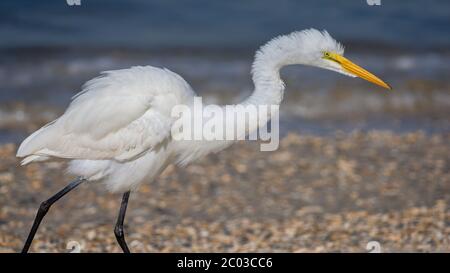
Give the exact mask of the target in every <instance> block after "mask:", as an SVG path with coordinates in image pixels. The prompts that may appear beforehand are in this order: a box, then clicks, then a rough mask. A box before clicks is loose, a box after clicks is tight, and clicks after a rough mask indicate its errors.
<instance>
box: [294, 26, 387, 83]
mask: <svg viewBox="0 0 450 273" xmlns="http://www.w3.org/2000/svg"><path fill="white" fill-rule="evenodd" d="M291 35H292V34H291ZM295 35H300V36H301V37H298V38H301V42H302V43H303V46H302V49H301V50H300V51H302V52H301V55H303V56H302V58H303V59H305V55H309V56H311V59H310V60H309V64H310V65H313V66H317V67H320V68H324V69H328V70H332V71H335V72H339V73H341V74H344V75H347V76H350V77H360V78H362V79H364V80H367V81H369V82H372V83H374V84H377V85H379V86H381V87H384V88H387V89H391V87H390V86H389V85H388V84H387V83H385V82H384V81H383V80H381V79H380V78H378V77H377V76H375V75H374V74H372V73H370V72H369V71H367V70H365V69H363V68H362V67H360V66H358V65H356V64H355V63H353V62H352V61H350V60H349V59H347V58H345V57H344V47H343V46H342V45H341V44H340V43H339V42H337V41H336V40H334V39H333V38H332V37H331V36H330V34H328V32H327V31H322V32H320V31H318V30H315V29H310V30H306V31H302V32H299V34H294V36H295Z"/></svg>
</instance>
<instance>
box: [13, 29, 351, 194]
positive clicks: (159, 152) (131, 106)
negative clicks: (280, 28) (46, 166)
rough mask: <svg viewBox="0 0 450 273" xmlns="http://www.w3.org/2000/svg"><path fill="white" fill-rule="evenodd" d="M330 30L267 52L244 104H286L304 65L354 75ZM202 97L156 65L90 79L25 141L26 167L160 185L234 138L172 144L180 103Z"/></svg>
mask: <svg viewBox="0 0 450 273" xmlns="http://www.w3.org/2000/svg"><path fill="white" fill-rule="evenodd" d="M343 51H344V49H343V47H342V46H341V45H340V44H339V43H337V42H336V41H335V40H334V39H333V38H331V36H330V35H329V34H328V33H327V32H319V31H317V30H314V29H311V30H305V31H301V32H294V33H292V34H289V35H285V36H280V37H277V38H275V39H273V40H272V41H270V42H268V43H267V44H266V45H264V46H263V47H261V49H260V50H259V51H258V52H257V54H256V57H255V62H254V63H253V67H252V74H253V81H254V84H255V90H254V92H253V94H252V95H251V96H250V97H249V98H247V99H246V100H245V101H244V102H242V104H244V105H245V104H254V105H272V104H279V103H280V102H281V100H282V98H283V92H284V83H283V81H282V80H281V79H280V76H279V70H280V69H281V68H282V67H283V66H285V65H290V64H305V65H313V66H318V67H322V68H325V69H330V70H334V71H337V72H340V73H343V74H345V75H350V76H354V75H353V74H351V73H349V72H348V71H346V70H344V69H343V68H342V67H341V65H340V64H339V63H337V62H335V61H330V60H328V59H326V58H323V54H324V52H333V53H336V54H340V55H342V54H343ZM194 97H195V93H194V91H193V90H192V88H191V87H190V86H189V84H188V83H187V82H186V81H184V80H183V78H181V77H180V76H179V75H177V74H175V73H173V72H171V71H169V70H167V69H160V68H156V67H152V66H143V67H132V68H129V69H122V70H115V71H107V72H103V73H102V75H101V76H100V77H98V78H95V79H93V80H90V81H88V82H87V83H86V84H85V85H84V87H83V90H82V91H81V92H80V93H79V94H77V95H76V96H74V97H73V100H72V103H71V104H70V106H69V107H68V108H67V110H66V111H65V113H64V114H63V115H62V116H61V117H59V118H58V119H57V120H55V121H53V122H51V123H49V124H48V125H46V126H44V127H43V128H41V129H40V130H38V131H36V132H35V133H33V134H32V135H31V136H29V137H28V138H27V139H25V140H24V141H23V143H22V144H21V145H20V147H19V150H18V152H17V156H18V157H24V159H23V161H22V164H28V163H30V162H33V161H42V160H47V159H51V158H63V159H67V160H70V163H69V168H68V170H69V172H70V173H72V174H75V175H78V176H82V177H84V178H86V179H87V180H91V181H93V180H103V181H105V183H106V185H107V187H108V188H109V189H110V190H111V191H113V192H125V191H128V190H130V189H135V188H136V187H137V186H139V184H140V183H142V182H144V181H148V182H151V181H152V180H154V179H155V178H156V177H157V176H158V175H159V174H160V173H161V172H162V171H163V170H164V168H165V167H166V166H167V165H168V164H170V163H177V164H181V165H185V164H188V163H190V162H192V161H193V160H195V159H197V158H199V157H201V156H204V155H206V154H208V153H210V152H215V151H219V150H221V149H224V148H226V147H227V146H229V145H230V144H231V143H232V142H230V141H223V142H220V141H211V142H207V141H173V140H172V136H171V127H172V125H173V122H174V118H173V117H171V110H172V108H173V107H174V106H175V105H178V104H185V105H191V104H192V101H193V99H194Z"/></svg>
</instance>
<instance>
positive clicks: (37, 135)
mask: <svg viewBox="0 0 450 273" xmlns="http://www.w3.org/2000/svg"><path fill="white" fill-rule="evenodd" d="M54 122H55V121H53V122H51V123H49V124H47V125H45V126H44V127H42V128H41V129H39V130H37V131H36V132H34V133H33V134H31V135H30V136H29V137H27V138H26V139H25V140H24V141H23V142H22V143H21V144H20V146H19V149H18V150H17V154H16V156H17V157H25V159H24V160H23V161H22V163H21V164H22V165H25V164H28V163H30V162H31V161H42V160H46V159H48V157H46V156H45V155H37V154H36V153H38V152H39V151H40V150H43V149H45V146H46V143H48V141H52V139H53V138H52V137H51V136H52V134H53V131H54V130H52V129H54V128H53V126H52V125H53V124H54Z"/></svg>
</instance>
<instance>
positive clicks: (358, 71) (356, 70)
mask: <svg viewBox="0 0 450 273" xmlns="http://www.w3.org/2000/svg"><path fill="white" fill-rule="evenodd" d="M330 59H332V60H334V61H335V62H337V63H339V64H340V65H341V66H342V68H344V70H345V71H347V72H349V73H351V74H353V75H356V76H358V77H360V78H361V79H364V80H366V81H369V82H371V83H374V84H376V85H379V86H381V87H384V88H386V89H389V90H391V89H392V87H391V86H390V85H389V84H387V83H385V82H384V81H382V80H381V79H380V78H378V77H377V76H375V75H374V74H372V73H370V72H369V71H367V70H365V69H364V68H362V67H360V66H359V65H357V64H355V63H353V62H352V61H350V60H349V59H347V58H345V57H344V56H341V55H339V54H335V53H334V54H333V53H331V54H330Z"/></svg>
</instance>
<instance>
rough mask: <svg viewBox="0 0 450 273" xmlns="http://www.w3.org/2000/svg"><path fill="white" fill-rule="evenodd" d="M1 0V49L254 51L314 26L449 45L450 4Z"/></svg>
mask: <svg viewBox="0 0 450 273" xmlns="http://www.w3.org/2000/svg"><path fill="white" fill-rule="evenodd" d="M381 4H382V5H381V6H369V5H368V4H367V3H366V0H347V1H334V0H308V1H299V0H278V1H273V0H244V1H226V0H223V1H218V0H217V1H211V0H182V1H179V0H178V1H175V0H153V1H145V0H127V1H125V0H81V6H69V5H67V3H66V0H47V1H44V0H40V1H36V0H2V1H0V37H1V39H0V47H16V46H21V47H23V46H36V45H39V46H57V45H66V46H67V45H68V46H74V47H86V46H97V47H98V46H108V47H116V46H127V47H165V46H169V47H202V48H204V47H231V48H242V47H250V48H254V47H255V45H259V44H260V43H262V42H264V41H266V40H267V39H269V38H271V37H273V36H274V35H279V34H283V33H288V32H291V31H293V30H301V29H304V28H309V27H315V28H319V29H327V30H328V31H329V32H330V33H332V35H333V36H335V37H336V38H338V39H339V40H343V41H356V42H365V43H375V44H376V45H380V44H387V45H394V46H401V47H406V48H434V47H447V46H449V45H450V35H449V34H450V1H448V0H431V1H421V0H409V1H393V0H389V1H388V0H381Z"/></svg>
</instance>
